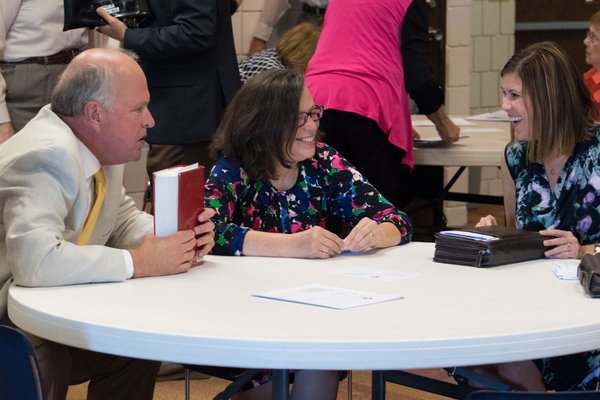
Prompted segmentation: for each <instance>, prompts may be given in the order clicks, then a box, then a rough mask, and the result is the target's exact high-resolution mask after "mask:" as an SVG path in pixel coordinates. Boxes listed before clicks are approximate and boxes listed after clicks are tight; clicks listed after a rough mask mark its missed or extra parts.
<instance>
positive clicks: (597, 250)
mask: <svg viewBox="0 0 600 400" xmlns="http://www.w3.org/2000/svg"><path fill="white" fill-rule="evenodd" d="M598 253H600V243H598V244H596V245H594V254H598Z"/></svg>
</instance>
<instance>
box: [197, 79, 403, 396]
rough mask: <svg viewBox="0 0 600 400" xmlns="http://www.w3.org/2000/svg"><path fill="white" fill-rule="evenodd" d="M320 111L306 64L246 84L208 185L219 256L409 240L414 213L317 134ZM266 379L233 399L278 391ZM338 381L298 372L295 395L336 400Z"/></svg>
mask: <svg viewBox="0 0 600 400" xmlns="http://www.w3.org/2000/svg"><path fill="white" fill-rule="evenodd" d="M322 115H323V107H321V106H319V105H315V103H314V102H313V100H312V97H311V95H310V93H309V92H308V89H307V88H306V86H305V84H304V76H303V75H302V73H300V72H298V71H294V70H289V69H286V70H271V71H264V72H261V73H260V74H258V75H257V76H256V77H254V78H252V79H250V80H249V81H248V82H247V83H246V84H245V85H244V86H242V88H241V89H240V90H239V91H238V93H237V94H236V95H235V97H234V98H233V100H232V102H231V103H230V104H229V106H228V107H227V110H226V111H225V115H224V117H223V120H222V122H221V125H220V126H219V128H218V130H217V132H216V133H215V135H214V137H213V143H212V151H213V152H214V155H215V157H216V158H219V159H218V161H217V163H216V164H215V166H214V167H213V169H212V171H211V173H210V176H209V177H208V180H207V182H206V185H205V187H204V205H205V207H207V208H213V209H215V210H216V211H217V214H216V215H215V216H214V218H213V222H214V223H215V226H216V229H215V238H214V239H215V246H214V247H213V249H212V252H213V254H217V255H237V256H241V255H245V256H270V257H297V258H323V259H325V258H330V257H333V256H335V255H337V254H340V253H341V252H342V250H343V249H344V248H347V249H348V250H349V251H352V252H361V251H364V250H367V249H368V248H379V247H390V246H395V245H398V244H404V243H408V242H409V241H410V237H411V233H412V226H411V223H410V219H409V218H408V217H407V216H406V214H404V213H403V212H401V211H399V210H398V209H397V208H395V207H394V206H393V205H392V204H391V203H390V202H388V201H387V200H386V199H385V198H383V197H382V196H381V195H380V194H379V193H378V192H377V190H376V189H375V188H374V187H373V186H371V185H370V184H369V183H368V182H367V181H366V180H365V179H364V178H363V177H362V175H361V174H360V172H358V171H357V170H356V169H355V168H354V167H353V166H352V165H351V164H350V163H348V161H346V160H345V159H344V158H343V157H342V156H341V155H340V154H338V152H337V151H335V149H333V148H331V147H329V146H328V145H327V144H325V143H322V142H320V141H319V138H320V134H319V131H318V130H319V119H320V118H321V116H322ZM331 215H337V216H339V217H341V218H342V219H343V220H345V221H347V222H348V223H349V224H350V225H351V226H352V227H353V228H352V230H351V231H350V233H349V235H348V236H347V237H346V239H345V240H342V239H341V238H340V237H339V236H338V235H336V234H335V233H332V232H330V231H328V230H326V229H325V225H326V221H327V218H328V217H329V216H331ZM268 377H269V371H265V373H264V375H263V378H262V379H260V380H259V381H256V382H254V386H255V387H254V388H253V389H250V390H248V391H246V392H242V393H240V394H238V395H237V396H236V397H235V399H236V400H241V399H268V398H270V393H271V391H270V390H271V389H270V388H269V387H270V385H269V384H266V383H267V382H269V378H268ZM338 381H339V374H338V371H314V370H303V371H295V372H294V385H293V388H292V392H291V399H296V400H297V399H316V400H319V399H323V400H328V399H330V400H334V399H335V398H336V395H337V387H338Z"/></svg>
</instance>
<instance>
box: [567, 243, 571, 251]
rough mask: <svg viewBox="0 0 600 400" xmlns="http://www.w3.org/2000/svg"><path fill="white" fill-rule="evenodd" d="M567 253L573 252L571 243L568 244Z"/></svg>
mask: <svg viewBox="0 0 600 400" xmlns="http://www.w3.org/2000/svg"><path fill="white" fill-rule="evenodd" d="M567 251H571V243H567Z"/></svg>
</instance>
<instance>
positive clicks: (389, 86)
mask: <svg viewBox="0 0 600 400" xmlns="http://www.w3.org/2000/svg"><path fill="white" fill-rule="evenodd" d="M427 22H428V15H427V4H426V3H425V0H398V1H394V2H390V1H386V0H331V1H330V2H329V5H328V7H327V14H326V16H325V24H324V25H323V32H322V33H321V37H320V39H319V43H318V45H317V50H316V52H315V54H314V56H313V58H312V59H311V61H310V63H309V64H308V69H307V72H306V82H307V85H308V89H309V90H310V92H311V93H312V94H313V97H314V99H315V102H316V103H317V104H321V105H323V106H324V107H325V113H324V114H323V118H322V120H321V127H322V129H323V131H324V132H325V135H326V136H325V141H326V142H327V143H328V144H330V145H331V146H333V147H334V148H335V149H336V150H338V151H339V152H340V153H341V154H342V155H343V156H344V157H346V158H347V159H348V161H350V162H351V163H352V164H353V165H354V166H355V167H356V168H357V169H358V170H359V171H361V172H362V174H363V175H364V176H365V177H366V178H367V179H368V180H369V182H370V183H371V184H372V185H373V186H375V188H376V189H377V190H379V192H380V193H381V194H382V195H383V196H384V197H385V198H386V199H388V200H390V201H391V202H392V203H393V204H395V205H398V201H397V199H398V198H399V197H400V196H399V194H398V192H399V191H401V190H403V189H402V188H403V187H404V186H405V185H403V184H401V180H402V179H403V178H404V179H406V178H405V176H406V172H405V171H406V167H408V168H409V169H412V168H413V157H412V149H413V136H418V135H417V134H416V132H415V131H414V130H413V129H412V125H411V118H410V110H409V101H408V96H407V90H408V91H409V93H410V94H411V97H412V98H413V99H414V100H415V102H416V103H417V106H418V107H419V111H420V112H421V113H423V114H425V115H427V118H429V119H430V120H431V121H432V122H433V123H434V124H435V127H436V129H437V131H438V134H439V135H440V137H441V138H442V139H443V140H444V141H445V142H446V143H448V144H450V143H453V142H455V141H457V140H458V137H459V132H460V129H459V128H458V127H457V126H456V125H455V124H454V123H453V122H452V121H451V120H450V118H449V117H448V115H447V114H446V110H445V108H444V104H443V101H444V97H443V94H442V91H441V89H440V87H439V85H438V84H437V83H436V82H435V80H434V78H433V76H432V74H431V70H430V67H429V48H428V28H427V26H428V24H427ZM403 164H404V165H406V167H403Z"/></svg>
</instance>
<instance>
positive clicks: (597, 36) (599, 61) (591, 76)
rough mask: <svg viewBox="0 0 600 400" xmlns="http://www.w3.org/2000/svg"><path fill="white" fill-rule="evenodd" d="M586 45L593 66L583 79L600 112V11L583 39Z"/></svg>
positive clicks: (586, 53) (586, 54)
mask: <svg viewBox="0 0 600 400" xmlns="http://www.w3.org/2000/svg"><path fill="white" fill-rule="evenodd" d="M583 44H584V45H585V62H586V63H587V64H589V65H591V66H592V68H590V69H589V71H587V72H586V73H585V74H583V80H584V82H585V85H586V86H587V87H588V89H590V92H591V93H592V97H593V98H594V104H595V105H596V110H598V113H599V114H600V11H598V12H597V13H596V14H594V15H593V16H592V18H591V19H590V29H589V30H588V31H587V36H586V38H585V39H584V40H583Z"/></svg>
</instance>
